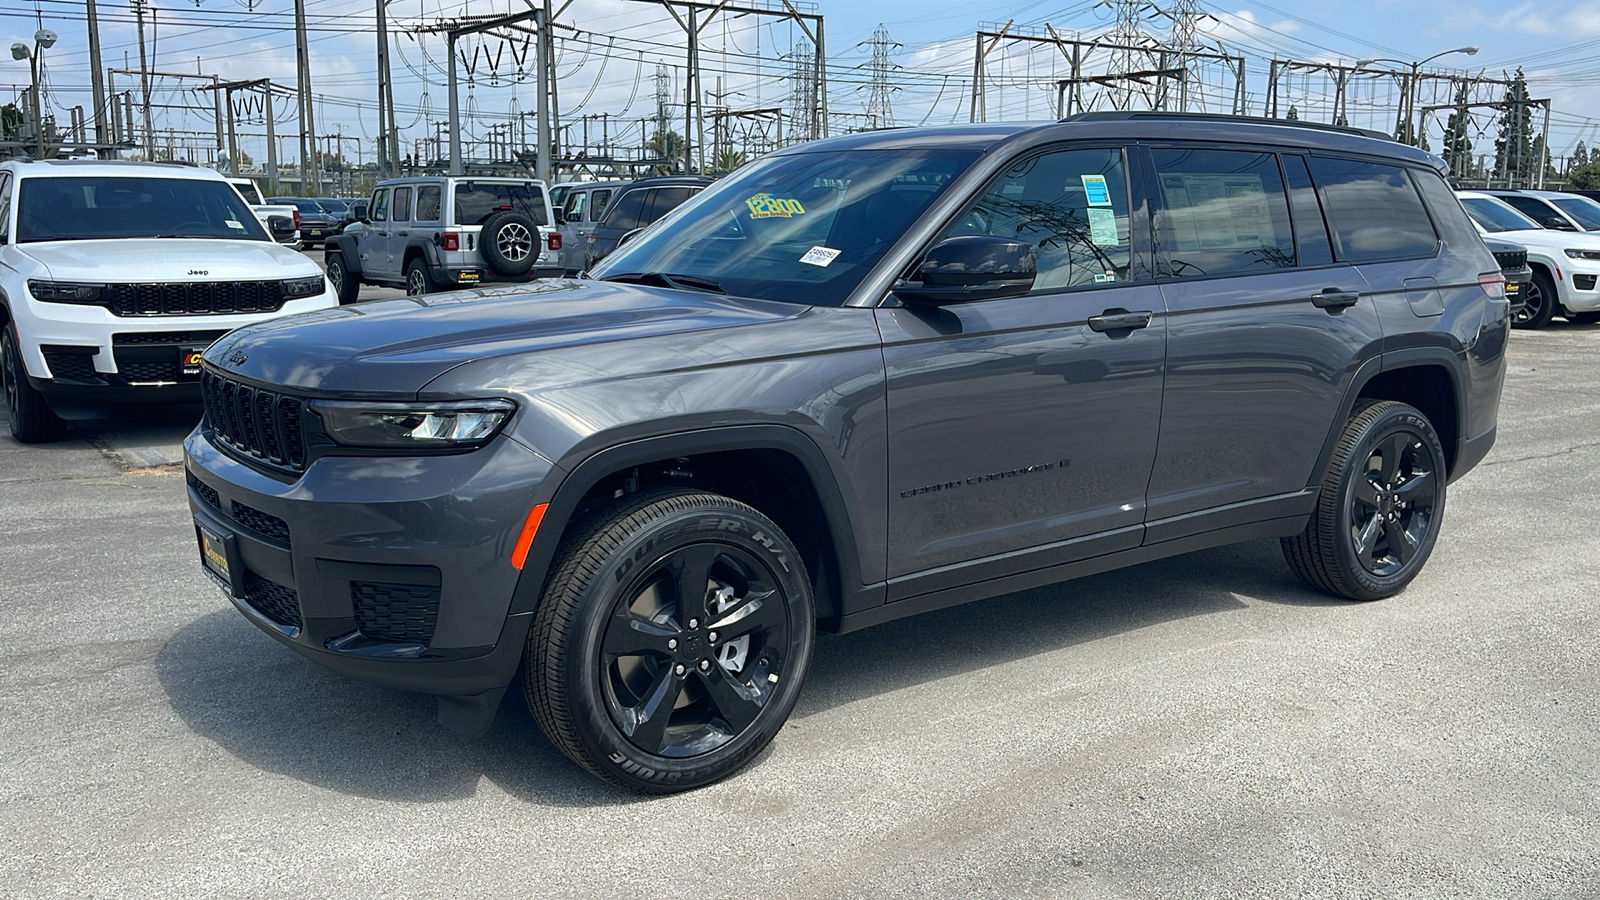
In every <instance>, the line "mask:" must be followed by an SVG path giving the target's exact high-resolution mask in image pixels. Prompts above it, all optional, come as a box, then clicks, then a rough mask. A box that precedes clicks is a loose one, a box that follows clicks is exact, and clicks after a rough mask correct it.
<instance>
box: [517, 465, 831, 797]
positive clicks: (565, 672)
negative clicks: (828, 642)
mask: <svg viewBox="0 0 1600 900" xmlns="http://www.w3.org/2000/svg"><path fill="white" fill-rule="evenodd" d="M815 623H816V615H815V606H814V602H813V599H812V596H811V588H810V583H809V582H808V580H807V579H806V575H805V569H804V567H803V566H802V564H801V562H800V556H799V553H798V551H796V549H795V548H794V546H793V545H792V544H791V543H790V541H789V539H788V538H787V537H786V536H785V535H784V534H783V532H782V531H780V530H779V529H778V527H777V526H776V525H774V524H773V523H772V521H771V520H769V519H768V518H767V517H766V516H764V515H762V514H761V513H759V512H757V511H756V510H755V509H752V508H751V507H749V506H746V505H745V504H743V503H739V502H738V501H735V500H731V499H729V498H727V497H722V496H718V495H716V494H707V493H697V492H690V491H680V490H671V491H661V492H654V493H649V494H638V495H635V496H634V497H632V498H629V499H625V500H623V501H622V502H620V503H619V504H618V505H616V506H614V507H612V508H611V509H609V510H607V511H605V512H602V513H601V514H599V515H597V516H595V517H593V518H592V519H590V520H589V522H588V523H587V524H586V525H584V526H580V527H579V528H578V529H577V530H576V531H575V532H574V533H572V534H569V535H568V536H567V537H566V538H565V539H564V541H563V543H562V547H561V550H560V552H559V554H558V557H557V559H556V562H555V569H554V574H553V575H552V576H551V579H550V582H549V584H548V586H547V587H546V590H545V594H544V598H543V600H542V601H541V602H540V605H539V611H538V613H537V614H536V617H535V619H534V627H533V631H532V632H531V633H530V634H529V637H528V647H527V650H526V655H525V665H524V672H525V676H524V679H525V680H524V684H523V687H524V691H525V693H526V695H527V699H528V705H529V706H530V708H532V710H533V713H534V717H535V718H536V719H537V720H538V722H539V726H540V728H542V729H543V730H544V732H545V734H546V735H548V736H549V738H550V740H551V742H552V743H554V744H555V745H556V746H557V747H558V748H560V749H561V750H562V751H563V752H564V753H566V754H567V755H568V756H569V757H571V758H572V759H573V760H574V761H575V762H577V763H578V764H579V765H581V766H583V767H584V768H585V769H588V770H589V771H590V772H593V773H594V774H596V775H599V776H600V777H601V778H604V779H606V780H607V781H610V782H612V783H614V784H618V785H621V786H624V787H628V788H632V789H635V790H641V791H647V792H650V793H670V792H673V791H682V790H689V789H691V788H696V787H700V786H702V785H706V784H710V783H712V782H714V781H717V780H719V779H721V778H724V777H726V776H728V775H730V774H732V773H733V772H735V771H737V770H738V769H739V768H740V767H742V766H744V765H745V764H746V763H748V762H750V760H751V759H753V758H754V757H755V756H756V754H757V753H759V752H760V751H761V750H762V748H764V747H765V746H766V745H767V744H768V743H769V742H771V740H772V738H773V737H774V736H775V735H776V734H777V732H778V730H779V729H780V728H781V727H782V726H783V723H784V721H785V720H787V719H788V717H789V713H790V711H791V710H792V709H793V708H794V704H795V701H796V699H797V698H798V697H799V695H800V688H801V685H802V684H803V683H804V681H805V676H806V672H807V670H808V668H809V667H810V661H811V648H812V643H813V640H814V636H815V627H816V624H815Z"/></svg>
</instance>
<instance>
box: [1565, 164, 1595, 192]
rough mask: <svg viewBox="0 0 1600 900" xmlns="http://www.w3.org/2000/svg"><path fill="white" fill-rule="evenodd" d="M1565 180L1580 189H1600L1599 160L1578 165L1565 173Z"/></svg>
mask: <svg viewBox="0 0 1600 900" xmlns="http://www.w3.org/2000/svg"><path fill="white" fill-rule="evenodd" d="M1567 180H1568V183H1569V184H1570V185H1571V186H1572V187H1575V188H1577V189H1578V190H1580V191H1600V162H1592V163H1584V164H1583V165H1581V166H1578V167H1577V168H1575V169H1573V170H1572V172H1571V173H1569V174H1568V175H1567Z"/></svg>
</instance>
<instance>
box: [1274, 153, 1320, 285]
mask: <svg viewBox="0 0 1600 900" xmlns="http://www.w3.org/2000/svg"><path fill="white" fill-rule="evenodd" d="M1278 160H1279V161H1280V162H1281V163H1283V177H1284V179H1285V180H1286V181H1287V182H1288V184H1289V207H1290V209H1293V210H1294V236H1295V250H1296V251H1297V253H1298V255H1299V264H1300V265H1302V266H1326V265H1328V264H1330V263H1332V262H1333V244H1331V243H1329V238H1328V222H1327V220H1326V219H1324V218H1323V217H1322V204H1321V203H1319V202H1318V201H1317V189H1316V187H1315V186H1314V185H1313V184H1312V183H1311V170H1310V169H1308V168H1306V159H1305V157H1303V156H1289V155H1285V156H1280V157H1278Z"/></svg>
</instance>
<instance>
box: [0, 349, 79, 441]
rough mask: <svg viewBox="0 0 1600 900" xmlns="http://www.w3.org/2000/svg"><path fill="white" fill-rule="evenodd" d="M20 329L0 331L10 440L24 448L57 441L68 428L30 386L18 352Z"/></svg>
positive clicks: (0, 375) (1, 376)
mask: <svg viewBox="0 0 1600 900" xmlns="http://www.w3.org/2000/svg"><path fill="white" fill-rule="evenodd" d="M19 343H20V342H19V341H18V340H17V326H16V325H15V324H10V325H6V326H5V327H4V328H0V383H3V384H4V387H5V395H6V413H7V418H9V419H10V424H11V436H12V437H14V438H16V439H17V440H19V441H21V442H22V443H24V444H42V443H46V442H48V441H54V440H57V439H59V438H60V437H61V435H62V434H63V433H64V432H65V431H66V429H67V424H66V423H65V422H63V421H61V417H59V416H57V415H56V414H55V411H54V410H52V409H51V408H50V405H49V404H48V403H46V402H45V399H44V395H43V394H40V393H39V392H38V391H36V390H34V389H33V385H31V384H29V383H28V373H27V369H26V367H25V366H23V364H22V353H21V352H20V350H19V349H18V346H19Z"/></svg>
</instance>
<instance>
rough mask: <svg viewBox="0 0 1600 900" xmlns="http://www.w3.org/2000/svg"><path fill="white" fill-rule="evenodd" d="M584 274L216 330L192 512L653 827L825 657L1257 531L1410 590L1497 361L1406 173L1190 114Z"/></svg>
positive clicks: (1013, 141) (975, 146)
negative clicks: (833, 635)
mask: <svg viewBox="0 0 1600 900" xmlns="http://www.w3.org/2000/svg"><path fill="white" fill-rule="evenodd" d="M1179 126H1181V127H1179ZM591 275H592V278H590V279H586V280H580V281H547V282H539V283H536V284H529V285H518V286H507V287H503V288H496V289H489V290H483V291H480V292H477V293H475V294H469V293H455V294H447V295H442V296H439V297H411V298H407V299H404V300H394V301H383V302H374V303H361V304H357V305H354V306H350V307H344V308H340V309H333V310H327V311H323V312H320V313H314V314H311V315H307V316H302V317H298V318H295V319H288V320H283V321H277V322H273V323H270V324H263V325H257V326H252V327H248V328H242V329H240V330H238V331H234V332H232V333H230V334H229V335H227V336H226V337H224V338H223V339H221V340H219V341H218V342H217V343H216V344H214V345H213V346H212V347H211V348H210V349H209V350H208V351H207V352H206V354H205V365H204V374H203V388H204V394H205V401H206V412H205V419H204V421H203V422H202V423H201V425H200V426H199V427H198V428H197V429H196V430H195V432H194V433H193V434H192V435H191V436H190V437H189V439H188V441H187V443H186V449H187V453H188V464H187V468H188V483H189V492H188V493H189V502H190V506H191V508H192V510H193V514H194V519H195V524H196V534H197V536H198V538H199V544H200V551H201V557H202V562H203V564H204V567H205V571H206V572H208V573H210V574H211V575H212V576H213V577H214V579H215V580H216V581H217V582H218V583H219V584H220V585H221V586H222V587H223V589H224V590H225V591H226V592H227V593H228V595H229V596H230V597H231V598H232V599H233V602H234V603H235V605H236V606H237V607H238V608H239V610H240V611H241V612H242V613H243V614H244V615H245V616H246V617H248V618H249V619H250V620H251V621H252V622H254V623H255V624H256V625H258V626H259V627H260V628H262V629H263V630H264V631H266V632H267V633H268V634H270V635H272V636H273V637H275V638H276V639H277V640H279V641H280V642H282V643H284V644H286V645H287V646H289V647H291V648H293V649H295V650H296V651H298V652H300V653H302V654H305V655H306V656H308V657H310V658H312V659H314V660H316V661H318V662H321V663H324V664H326V665H328V666H331V667H333V668H335V669H338V670H340V671H343V672H346V673H348V674H350V675H353V676H356V677H359V678H364V679H367V680H371V681H375V682H378V683H382V684H387V685H392V686H397V687H403V688H410V689H414V690H419V691H426V692H429V693H433V694H436V695H438V696H439V714H440V719H441V721H443V722H444V723H445V724H446V725H448V726H450V727H452V728H455V729H458V730H461V731H465V732H469V733H470V732H475V731H478V730H480V729H483V728H485V727H487V725H488V724H489V721H490V719H491V717H492V716H493V715H494V712H495V710H496V708H497V707H498V705H499V703H500V701H501V698H502V695H503V694H504V692H505V691H506V689H507V688H508V687H509V686H510V685H511V683H512V681H513V678H514V677H516V676H518V674H519V673H520V679H521V680H520V684H519V688H520V689H521V690H522V691H523V692H524V693H525V694H526V697H527V700H528V702H529V704H530V706H531V707H532V709H533V711H534V714H535V717H536V718H537V720H538V722H539V724H540V726H541V727H542V728H543V730H544V731H545V732H546V734H547V735H548V736H549V737H550V739H551V740H552V741H553V742H554V743H555V744H556V745H557V746H558V747H560V748H561V749H562V750H563V751H565V752H566V753H567V754H568V755H569V756H570V757H571V758H572V759H574V760H575V761H577V762H578V763H579V764H580V765H582V766H584V767H585V768H587V769H588V770H590V771H591V772H594V773H595V774H597V775H600V776H602V777H604V778H606V779H609V780H611V781H612V782H615V783H617V784H620V785H625V786H628V787H632V788H636V789H641V790H646V791H657V792H664V791H673V790H681V789H685V788H692V787H695V786H698V785H703V784H707V783H709V782H712V781H715V780H717V779H719V778H722V777H724V776H726V775H728V774H729V773H731V772H733V771H735V770H736V769H738V768H739V767H740V766H742V765H744V764H745V763H747V762H749V761H750V760H751V759H753V758H754V757H755V756H756V754H757V753H759V752H760V750H761V749H762V747H763V746H765V745H766V744H767V743H768V742H769V741H770V740H771V739H772V738H773V736H774V735H775V734H776V733H777V731H778V730H779V728H780V727H781V726H782V725H783V723H784V720H785V719H786V718H787V717H788V715H789V713H790V711H791V709H793V707H794V704H795V701H796V698H797V697H798V695H799V692H800V689H801V685H802V683H803V682H804V681H805V678H806V672H807V668H808V665H809V662H810V658H811V651H812V643H813V635H814V633H815V630H816V629H817V628H818V627H821V628H825V629H828V630H831V631H851V630H854V629H859V628H863V627H866V626H868V625H873V624H876V623H881V622H886V621H889V620H892V619H896V618H900V617H902V616H907V615H911V614H914V613H918V612H922V611H925V610H931V609H937V608H940V607H945V606H950V605H952V604H957V603H965V602H968V601H972V600H977V599H981V598H985V597H992V596H995V595H998V594H1003V593H1006V592H1009V591H1016V590H1019V589H1023V588H1029V587H1034V586H1037V585H1042V584H1046V583H1049V582H1054V581H1060V580H1063V579H1067V578H1073V577H1076V576H1081V575H1087V574H1090V573H1095V572H1103V571H1106V570H1109V569H1114V568H1117V567H1121V566H1126V565H1130V564H1134V563H1138V562H1143V561H1146V560H1152V559H1156V558H1159V557H1164V556H1170V555H1173V554H1178V553H1184V552H1187V551H1191V550H1195V549H1199V548H1203V547H1210V546H1214V545H1218V544H1223V543H1228V542H1233V541H1242V540H1255V539H1261V538H1274V537H1276V538H1281V539H1282V541H1283V547H1284V554H1285V556H1286V558H1287V560H1288V563H1289V565H1290V567H1291V568H1292V569H1293V570H1294V571H1295V572H1296V573H1297V574H1298V575H1299V576H1300V577H1301V578H1303V579H1304V580H1305V581H1306V582H1308V583H1309V584H1311V585H1313V586H1314V587H1316V588H1318V589H1320V590H1322V591H1325V592H1327V593H1330V594H1333V595H1335V596H1339V597H1345V598H1349V599H1353V600H1373V599H1377V598H1381V597H1387V596H1390V595H1392V594H1394V593H1396V592H1398V591H1400V590H1402V589H1403V588H1404V587H1405V586H1406V585H1407V584H1408V583H1409V582H1410V581H1411V580H1412V579H1413V578H1415V577H1416V576H1417V574H1418V573H1419V572H1420V571H1421V569H1422V567H1423V564H1424V563H1425V562H1426V560H1427V559H1428V556H1429V554H1430V552H1431V551H1432V550H1433V547H1434V544H1435V541H1436V540H1437V539H1438V536H1439V533H1440V528H1441V527H1442V522H1443V515H1444V510H1445V499H1446V493H1447V489H1446V485H1447V484H1448V483H1449V482H1451V481H1452V480H1454V479H1456V478H1458V477H1460V476H1461V474H1462V473H1464V472H1466V471H1468V470H1470V469H1471V468H1472V467H1473V466H1474V465H1476V464H1477V463H1478V462H1479V461H1480V460H1481V459H1482V458H1483V457H1484V455H1485V454H1486V453H1487V452H1488V450H1489V447H1490V445H1491V444H1492V443H1493V442H1494V437H1495V419H1496V412H1497V407H1498V405H1499V399H1500V388H1501V380H1502V377H1503V374H1504V368H1505V363H1504V350H1505V346H1506V336H1507V333H1508V322H1507V313H1506V300H1505V295H1504V290H1503V288H1504V276H1503V275H1502V273H1501V270H1500V266H1499V265H1497V264H1496V261H1495V259H1494V257H1493V256H1491V255H1490V253H1489V251H1488V250H1487V249H1485V247H1484V245H1483V243H1482V241H1481V240H1479V238H1478V236H1477V234H1476V232H1475V231H1474V229H1473V227H1472V224H1471V223H1470V222H1469V221H1468V219H1467V217H1466V215H1465V214H1464V213H1463V211H1462V209H1461V207H1460V205H1459V204H1458V202H1457V201H1456V199H1455V198H1454V196H1452V194H1451V192H1450V189H1449V187H1448V186H1447V185H1446V184H1445V181H1444V179H1443V177H1442V176H1441V165H1440V161H1439V160H1438V159H1437V158H1435V157H1432V156H1430V155H1427V154H1425V153H1423V152H1420V151H1418V150H1414V149H1412V148H1409V147H1404V146H1401V145H1399V144H1397V143H1394V142H1392V141H1389V140H1386V139H1383V138H1382V137H1381V136H1373V135H1370V134H1368V133H1363V132H1357V131H1355V130H1352V129H1341V128H1331V127H1318V126H1309V125H1305V124H1298V123H1289V122H1272V121H1258V120H1242V119H1231V118H1220V117H1205V116H1174V115H1166V114H1128V113H1118V114H1089V115H1082V116H1077V117H1074V118H1072V119H1068V120H1066V121H1064V122H1061V123H1058V124H1050V125H1043V126H1039V125H997V124H988V125H970V126H959V127H948V128H928V129H906V130H900V131H885V132H877V133H867V134H857V135H851V136H848V137H841V138H835V139H830V140H824V141H819V142H816V143H812V144H807V145H803V146H799V147H795V148H791V149H789V150H786V151H783V152H780V153H777V154H774V155H772V156H769V157H766V158H764V159H762V160H759V161H757V162H755V163H752V164H751V165H748V166H746V167H744V168H743V169H741V170H739V171H738V172H735V173H734V174H732V175H730V176H728V177H727V178H725V179H723V180H722V181H721V182H718V183H717V184H715V185H713V186H711V187H710V188H708V189H707V190H706V191H705V192H704V193H703V194H701V195H700V196H699V197H697V198H695V199H694V200H692V201H690V202H689V203H687V204H685V205H684V206H682V207H680V208H679V209H678V210H676V211H675V212H674V213H672V216H671V218H670V220H668V221H665V222H664V223H663V225H662V227H657V228H652V229H651V230H650V231H648V232H647V233H645V234H643V235H641V236H640V237H638V238H637V239H635V240H634V241H631V242H629V243H628V244H626V245H625V246H623V247H621V248H619V249H618V250H617V251H616V252H615V253H613V254H611V255H610V256H608V257H607V259H606V260H605V262H604V263H603V264H601V265H600V266H598V267H597V268H596V269H595V270H593V271H592V272H591Z"/></svg>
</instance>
